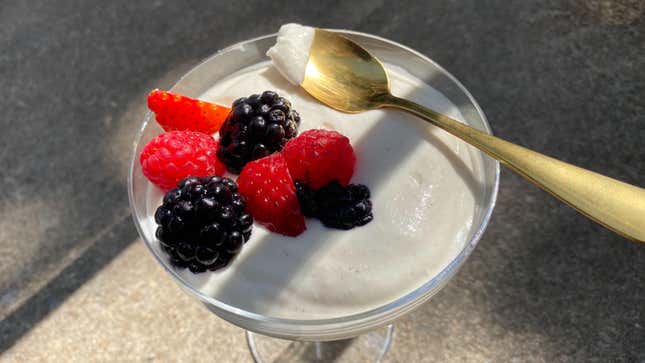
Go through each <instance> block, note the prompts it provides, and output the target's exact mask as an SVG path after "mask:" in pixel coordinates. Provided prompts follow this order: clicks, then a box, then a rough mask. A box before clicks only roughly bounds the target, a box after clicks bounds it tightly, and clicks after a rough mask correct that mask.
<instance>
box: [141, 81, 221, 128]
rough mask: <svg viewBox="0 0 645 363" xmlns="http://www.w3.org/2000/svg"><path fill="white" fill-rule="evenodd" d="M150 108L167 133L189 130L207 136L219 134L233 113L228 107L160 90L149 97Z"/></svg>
mask: <svg viewBox="0 0 645 363" xmlns="http://www.w3.org/2000/svg"><path fill="white" fill-rule="evenodd" d="M148 108H149V109H150V110H151V111H152V112H154V113H155V118H156V119H157V123H159V125H160V126H161V127H162V128H163V129H164V130H165V131H174V130H179V131H183V130H188V131H199V132H203V133H206V134H214V133H215V132H217V131H218V130H219V129H220V127H221V126H222V124H223V123H224V121H225V120H226V116H228V113H229V112H230V111H231V109H230V108H229V107H226V106H222V105H216V104H213V103H209V102H204V101H200V100H196V99H193V98H190V97H186V96H182V95H177V94H173V93H170V92H166V91H162V90H158V89H156V90H153V91H152V92H150V94H149V95H148Z"/></svg>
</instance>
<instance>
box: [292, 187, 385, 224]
mask: <svg viewBox="0 0 645 363" xmlns="http://www.w3.org/2000/svg"><path fill="white" fill-rule="evenodd" d="M295 184H296V192H297V194H298V201H299V203H300V207H301V208H302V213H303V214H304V215H305V216H307V217H312V218H318V219H320V221H321V222H322V223H323V224H324V225H325V226H327V227H331V228H336V229H351V228H354V227H358V226H362V225H365V224H367V223H369V222H370V221H372V219H374V216H373V214H372V202H371V201H370V199H369V198H370V191H369V189H368V188H367V187H366V186H365V185H362V184H349V185H347V186H345V187H343V186H341V185H340V184H339V183H338V181H335V180H334V181H333V182H331V183H329V184H327V185H325V186H324V187H322V188H320V189H319V190H317V191H313V190H312V189H311V188H309V187H308V186H306V185H305V184H303V183H300V182H298V181H296V182H295Z"/></svg>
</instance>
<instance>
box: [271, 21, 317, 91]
mask: <svg viewBox="0 0 645 363" xmlns="http://www.w3.org/2000/svg"><path fill="white" fill-rule="evenodd" d="M313 40H314V28H312V27H310V26H304V25H300V24H293V23H292V24H285V25H283V26H281V27H280V30H279V31H278V40H277V41H276V43H275V45H274V46H273V47H271V48H270V49H269V50H268V51H267V56H269V58H271V61H273V66H274V67H276V68H277V69H278V71H279V72H280V74H282V75H283V76H284V77H285V78H286V79H287V80H289V82H291V83H292V84H294V85H299V84H301V83H302V81H303V80H304V79H305V71H306V70H307V60H308V59H309V50H310V49H311V42H313Z"/></svg>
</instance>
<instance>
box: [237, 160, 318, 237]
mask: <svg viewBox="0 0 645 363" xmlns="http://www.w3.org/2000/svg"><path fill="white" fill-rule="evenodd" d="M237 183H238V184H239V189H240V194H242V195H243V196H244V197H246V201H247V205H248V210H249V212H250V213H251V215H253V218H255V220H256V221H258V222H260V223H262V224H264V225H265V226H266V227H267V228H268V229H269V230H271V231H273V232H277V233H281V234H284V235H287V236H297V235H299V234H300V233H302V232H303V231H304V230H305V228H306V227H305V219H304V217H303V215H302V213H301V212H300V206H299V205H298V198H297V196H296V189H295V187H294V184H293V180H292V179H291V175H289V170H288V169H287V163H286V162H285V160H284V157H283V156H282V154H280V153H276V154H273V155H270V156H268V157H265V158H262V159H260V160H256V161H252V162H250V163H248V164H246V166H245V167H244V169H243V170H242V173H240V177H239V178H238V179H237Z"/></svg>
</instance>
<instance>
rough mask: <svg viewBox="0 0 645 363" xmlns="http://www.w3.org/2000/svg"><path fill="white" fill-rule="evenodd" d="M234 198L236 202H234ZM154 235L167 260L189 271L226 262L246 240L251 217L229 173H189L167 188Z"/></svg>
mask: <svg viewBox="0 0 645 363" xmlns="http://www.w3.org/2000/svg"><path fill="white" fill-rule="evenodd" d="M234 201H238V203H237V204H236V203H233V202H234ZM155 222H157V224H158V225H159V227H158V228H157V232H156V236H157V239H158V240H159V243H160V244H161V247H162V249H163V250H164V251H165V252H166V253H167V254H168V255H169V256H170V263H171V264H172V265H174V266H175V267H178V268H186V267H187V268H188V269H190V271H192V272H193V273H199V272H204V271H206V270H211V271H215V270H217V269H220V268H222V267H224V266H226V265H228V264H229V262H230V261H231V260H232V259H233V258H234V257H235V256H236V255H237V254H238V253H239V252H240V250H241V249H242V246H243V245H244V243H245V242H246V241H248V239H249V237H250V235H251V229H252V227H253V217H251V215H250V214H248V213H247V212H246V208H245V201H244V197H243V196H241V195H240V194H239V193H238V192H237V184H235V182H234V181H232V180H231V179H228V178H221V177H219V176H208V177H203V178H198V177H189V178H186V179H184V180H182V181H181V182H179V184H177V188H175V189H173V190H171V191H169V192H168V193H166V196H165V197H164V202H163V204H162V205H161V206H160V207H159V208H157V211H156V212H155Z"/></svg>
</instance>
